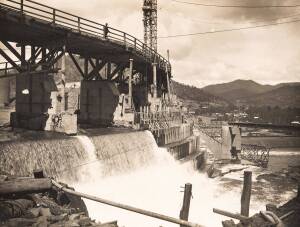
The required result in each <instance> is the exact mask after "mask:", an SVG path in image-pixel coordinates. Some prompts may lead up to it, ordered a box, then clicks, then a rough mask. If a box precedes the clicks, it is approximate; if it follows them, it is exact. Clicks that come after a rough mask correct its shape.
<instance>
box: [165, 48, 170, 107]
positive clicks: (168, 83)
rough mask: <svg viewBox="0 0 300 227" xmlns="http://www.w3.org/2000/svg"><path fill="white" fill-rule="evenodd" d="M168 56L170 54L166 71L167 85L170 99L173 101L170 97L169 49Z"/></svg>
mask: <svg viewBox="0 0 300 227" xmlns="http://www.w3.org/2000/svg"><path fill="white" fill-rule="evenodd" d="M167 56H168V62H167V65H166V73H167V87H168V100H169V102H170V101H171V98H170V93H171V89H170V78H169V64H170V60H169V58H170V52H169V50H167Z"/></svg>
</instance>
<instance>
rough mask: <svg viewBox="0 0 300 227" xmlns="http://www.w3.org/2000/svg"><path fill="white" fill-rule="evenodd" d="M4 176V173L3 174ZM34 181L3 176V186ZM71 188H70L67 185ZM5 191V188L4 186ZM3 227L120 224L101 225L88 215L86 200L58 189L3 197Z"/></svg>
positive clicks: (113, 225) (0, 220)
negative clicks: (9, 183) (10, 183)
mask: <svg viewBox="0 0 300 227" xmlns="http://www.w3.org/2000/svg"><path fill="white" fill-rule="evenodd" d="M0 174H1V173H0ZM26 179H32V178H15V177H8V176H7V175H4V174H2V175H0V190H1V184H2V186H3V185H4V183H8V182H15V181H20V180H22V181H26ZM64 186H65V187H67V188H69V189H72V188H70V187H68V186H67V185H64ZM2 189H3V187H2ZM0 226H3V227H20V226H34V227H64V226H70V227H82V226H96V227H118V225H117V222H116V221H113V222H110V223H99V222H96V221H94V220H91V218H90V217H89V215H88V211H87V208H86V206H85V204H84V202H83V200H82V199H81V198H79V197H76V196H72V195H70V194H67V193H64V192H63V191H61V190H59V189H58V188H56V187H51V188H50V189H49V190H43V191H41V192H35V193H30V192H18V193H13V191H12V193H9V194H8V193H6V194H0Z"/></svg>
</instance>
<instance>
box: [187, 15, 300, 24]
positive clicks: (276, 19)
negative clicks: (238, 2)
mask: <svg viewBox="0 0 300 227" xmlns="http://www.w3.org/2000/svg"><path fill="white" fill-rule="evenodd" d="M298 16H300V13H298V14H293V15H289V16H282V17H277V18H272V19H269V20H253V21H245V22H247V23H262V22H271V21H278V20H281V19H288V18H292V19H298V18H293V17H298ZM188 20H191V21H194V22H199V23H206V24H221V25H234V24H232V23H224V22H221V21H219V22H217V21H216V22H211V21H209V20H202V19H200V20H197V19H190V18H189V19H188ZM245 22H244V23H245Z"/></svg>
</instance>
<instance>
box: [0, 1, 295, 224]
mask: <svg viewBox="0 0 300 227" xmlns="http://www.w3.org/2000/svg"><path fill="white" fill-rule="evenodd" d="M143 2H144V5H143V8H142V10H143V16H144V19H143V21H144V26H145V34H144V41H141V40H140V39H139V38H136V37H134V36H132V35H130V34H128V33H127V32H123V31H120V30H119V29H116V28H114V27H112V26H109V25H108V24H104V23H103V24H101V23H98V22H96V21H93V20H91V19H87V18H83V17H81V16H77V15H74V14H71V13H69V12H66V11H63V10H61V9H59V8H55V7H50V6H48V5H45V4H41V3H38V2H35V1H31V0H24V1H23V0H22V1H20V2H18V1H13V0H6V1H4V2H0V44H1V46H0V47H1V48H0V55H1V57H2V58H3V59H4V60H5V62H3V63H1V68H0V102H1V103H0V200H1V201H0V211H3V210H4V211H7V206H6V205H5V204H16V202H15V200H18V199H21V200H22V199H28V198H31V200H34V202H35V205H34V207H33V208H32V207H31V208H30V211H31V215H33V216H34V217H33V216H29V218H27V217H28V216H26V215H28V214H22V215H19V214H14V213H13V215H11V214H10V213H9V212H8V213H9V215H8V216H10V217H9V218H6V219H5V220H4V221H8V222H10V221H12V222H13V223H16V222H17V221H19V222H17V223H19V224H20V223H21V225H22V224H23V223H22V221H23V222H25V221H28V220H27V219H30V218H31V219H33V220H34V221H33V222H34V223H31V224H32V225H34V224H38V223H40V222H43V221H44V226H47V224H49V225H50V224H51V225H50V226H52V224H53V223H54V224H53V225H54V226H55V223H56V224H57V225H58V223H60V222H63V221H67V222H68V225H65V226H69V225H70V226H72V225H71V224H72V221H74V220H72V219H77V218H78V219H80V218H79V217H80V216H82V213H85V214H84V215H86V216H88V217H82V218H81V219H80V220H77V221H76V223H75V224H74V223H73V224H74V226H89V225H92V224H91V223H93V225H94V224H95V225H96V223H95V222H97V223H99V225H97V226H101V227H117V226H126V227H130V226H145V227H147V226H149V227H150V226H164V227H168V226H170V227H171V226H178V223H181V222H180V221H186V222H188V221H191V222H190V223H189V226H211V227H214V226H215V227H217V226H220V224H221V223H222V221H223V220H224V217H223V216H220V215H217V214H216V213H214V208H219V209H223V210H226V211H230V212H232V213H238V214H239V213H241V215H240V216H239V215H238V217H242V219H238V220H243V219H246V220H249V219H250V217H251V216H252V215H254V214H255V213H257V211H260V210H264V209H265V205H266V204H268V203H276V204H282V203H284V202H286V201H287V199H290V198H292V197H294V196H295V195H296V193H297V191H296V187H297V185H296V183H295V180H294V179H295V177H296V178H297V177H298V176H297V175H295V174H294V173H292V174H294V175H292V174H290V172H288V171H287V170H286V169H284V168H281V167H280V168H279V167H278V166H277V165H276V166H275V167H277V168H276V171H282V173H281V172H280V173H279V174H278V175H279V176H277V175H276V177H274V175H272V173H270V172H269V171H270V169H268V168H267V167H266V166H264V168H261V165H258V164H257V163H259V164H261V163H262V164H268V161H269V151H267V152H266V153H264V157H263V158H260V159H259V160H258V162H257V161H256V162H255V160H254V161H253V158H252V160H251V161H252V162H248V161H249V158H248V159H246V158H245V160H246V161H247V162H245V160H240V158H241V154H244V153H243V151H245V149H244V148H245V147H244V146H243V144H242V136H241V135H242V132H241V127H239V126H238V125H234V124H232V125H231V124H229V123H228V122H225V123H224V122H223V123H221V124H217V125H214V124H207V125H206V124H202V123H203V122H200V121H199V119H198V118H197V117H195V116H192V117H191V116H190V115H189V113H188V111H187V110H186V109H185V108H184V105H183V102H182V101H181V100H180V99H179V98H178V97H177V96H176V94H175V93H174V92H173V90H172V83H173V82H172V80H173V77H174V73H173V67H172V65H171V63H170V59H169V52H167V57H163V56H162V55H161V54H160V53H158V50H157V27H155V21H156V22H157V3H156V1H148V0H145V1H143ZM156 25H157V24H156ZM2 46H3V48H2ZM215 123H218V122H215ZM258 140H259V139H258ZM295 140H296V139H295ZM248 141H250V142H249V143H251V138H248ZM252 141H255V139H252ZM252 143H255V144H256V145H257V146H260V148H261V147H263V148H264V145H265V144H266V143H267V142H265V143H262V144H259V143H258V142H257V141H255V142H252ZM292 143H294V142H292ZM257 146H256V147H254V149H248V150H247V151H248V154H253V153H255V154H256V156H255V158H256V159H257V157H258V156H259V155H260V156H261V157H262V155H261V153H259V154H258V152H257V149H256V148H257ZM251 148H252V147H251ZM262 150H263V149H260V150H259V151H262ZM263 152H264V150H263ZM288 152H290V151H288ZM291 153H292V158H293V159H294V160H298V159H299V155H298V153H297V151H296V152H291ZM277 154H280V151H279V152H278V153H277ZM244 157H245V156H244ZM280 158H281V156H280ZM280 158H279V159H280ZM262 159H263V160H262ZM274 160H275V159H274ZM277 161H278V159H276V160H275V161H274V163H275V162H277ZM287 165H288V164H287ZM273 167H274V166H273ZM273 167H272V168H273ZM278 168H279V169H278ZM244 170H245V171H246V172H249V171H251V174H253V190H252V198H251V204H249V203H250V196H249V201H248V207H247V209H248V214H246V213H247V212H246V213H243V212H242V211H240V210H241V206H243V202H242V201H241V200H242V199H240V195H241V194H242V195H244V193H241V188H242V187H243V183H244V182H245V178H244V182H243V176H244V177H245V174H244ZM41 173H42V174H41ZM284 174H285V175H284ZM41 175H42V177H41ZM274 178H275V179H274ZM27 180H28V182H35V181H36V182H46V183H49V181H50V183H51V182H52V183H51V185H50V188H49V187H48V188H47V187H46V189H47V190H46V192H45V190H44V189H43V190H41V189H38V190H37V192H36V193H35V194H34V195H32V194H31V192H32V191H30V190H27V191H26V192H24V191H23V192H22V191H21V193H20V194H18V193H14V192H15V191H11V192H10V193H8V195H7V191H6V192H5V193H6V194H5V193H3V194H1V193H2V192H3V191H1V190H3V188H4V189H5V185H9V184H10V183H11V182H13V186H11V188H12V190H21V189H22V187H17V186H18V184H19V183H20V182H22V181H27ZM279 181H280V182H282V181H284V182H286V184H284V185H283V186H281V187H278V185H279V183H278V182H279ZM53 182H56V183H57V184H61V185H62V186H59V187H57V185H56V186H55V184H56V183H55V184H54V183H53ZM14 183H15V184H14ZM16 185H17V186H16ZM187 185H192V188H193V189H192V192H190V195H189V199H190V201H189V202H188V206H187V204H186V197H185V196H186V194H187V193H186V186H187ZM22 186H24V185H22ZM25 186H26V187H29V188H30V187H31V186H32V185H29V186H28V185H26V184H25ZM33 186H35V185H33ZM39 186H40V185H39ZM16 188H17V189H16ZM20 188H21V189H20ZM53 188H55V190H54V189H53ZM65 189H67V190H69V189H72V190H73V191H76V192H82V193H85V194H88V195H90V196H94V197H99V198H105V199H106V200H109V201H115V202H116V203H118V204H119V206H121V205H122V204H123V205H124V204H126V205H127V206H132V207H135V208H140V209H143V210H144V211H148V212H144V211H142V212H141V211H140V212H136V213H139V214H143V212H144V213H148V214H149V213H150V214H151V212H150V211H153V212H152V213H158V214H159V215H157V216H163V214H164V215H165V216H164V217H165V219H163V218H162V219H160V218H157V219H153V215H152V216H151V215H148V216H143V215H139V214H136V213H133V212H129V211H128V210H130V209H127V210H120V209H118V208H116V207H117V206H116V207H111V206H107V203H106V205H105V203H97V202H95V201H91V200H88V199H83V201H84V202H82V201H81V198H85V197H83V196H79V198H77V199H75V200H76V202H78V200H80V201H79V202H78V203H79V204H80V209H79V208H78V206H75V207H72V206H71V205H70V204H71V203H72V197H71V196H70V198H69V197H66V195H65V194H64V190H65ZM53 190H54V191H53ZM250 190H251V188H250ZM243 191H244V189H243ZM18 192H19V191H18ZM265 195H270V196H265ZM273 195H275V196H273ZM39 196H41V197H42V198H40V200H35V199H36V197H39ZM51 196H52V197H51ZM32 197H33V199H32ZM49 198H51V199H52V200H53V201H55V202H56V203H57V204H59V205H60V206H62V208H61V209H62V210H63V212H64V213H62V214H61V215H60V216H59V215H58V214H56V213H55V211H53V209H52V210H51V208H53V207H51V206H50V205H48V204H46V202H45V201H44V200H48V199H49ZM66 198H67V199H66ZM182 198H184V200H182ZM43 199H44V200H43ZM73 199H74V198H73ZM52 200H51V201H52ZM69 200H70V201H71V202H70V203H68V204H67V205H66V204H65V203H67V202H69ZM2 201H4V202H3V203H2ZM37 201H38V202H37ZM41 201H42V202H41ZM53 201H52V202H53ZM66 201H67V202H66ZM3 204H4V205H3ZM82 204H84V205H82ZM120 204H121V205H120ZM52 205H53V203H52ZM73 205H74V204H73ZM1 209H2V210H1ZM36 209H38V210H39V212H38V214H36ZM45 209H49V212H50V214H49V212H48V213H47V212H45ZM64 209H69V210H67V211H66V210H64ZM72 209H73V210H72ZM74 209H75V211H74ZM76 209H77V210H76ZM21 210H22V209H21ZM24 210H26V209H23V210H22V212H23V213H24ZM43 211H44V212H43ZM22 212H20V213H22ZM76 212H77V213H76ZM0 213H2V212H0ZM3 213H4V212H3ZM45 213H46V215H45ZM183 213H187V215H185V216H187V217H183V216H184V215H183ZM76 215H77V216H76ZM19 216H20V217H19ZM35 216H36V217H35ZM45 216H46V219H45V218H44V220H39V219H43V217H45ZM154 216H155V215H154ZM166 217H169V220H175V222H173V224H172V223H170V222H167V221H164V220H166V219H168V218H166ZM229 217H230V216H229ZM1 218H2V216H0V221H1V224H2V221H3V220H1ZM15 218H16V219H18V218H24V219H21V220H20V219H18V220H12V219H15ZM7 219H8V220H7ZM25 219H26V220H25ZM92 220H95V221H92ZM31 221H32V220H31ZM84 221H87V223H85V222H84ZM79 222H80V223H79ZM45 223H46V224H45ZM70 223H71V224H70ZM103 223H104V224H103ZM105 223H108V224H105ZM112 223H113V224H112ZM117 223H118V224H117ZM174 223H177V224H174ZM194 223H198V224H194ZM102 224H103V225H102ZM15 226H18V224H16V225H15ZM29 226H30V225H29ZM61 226H64V224H61ZM181 226H183V225H181Z"/></svg>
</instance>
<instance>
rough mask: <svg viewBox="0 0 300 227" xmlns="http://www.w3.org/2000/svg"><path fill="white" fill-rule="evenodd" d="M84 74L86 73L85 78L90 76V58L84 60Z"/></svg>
mask: <svg viewBox="0 0 300 227" xmlns="http://www.w3.org/2000/svg"><path fill="white" fill-rule="evenodd" d="M83 73H84V78H87V77H88V75H89V61H88V58H86V57H85V58H84V70H83Z"/></svg>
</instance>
